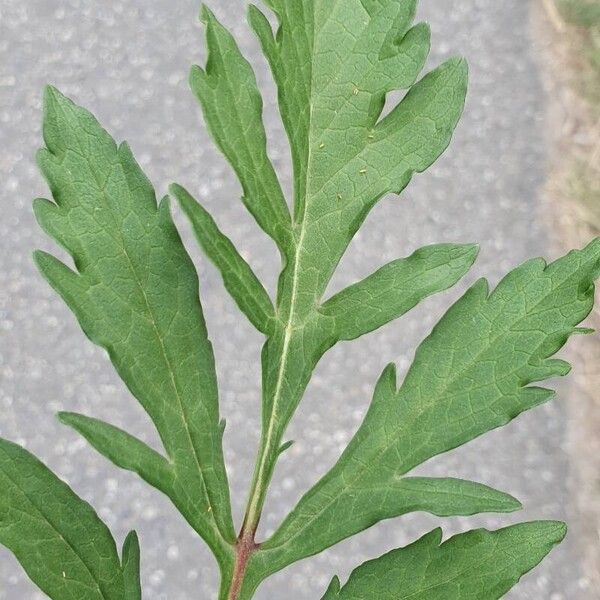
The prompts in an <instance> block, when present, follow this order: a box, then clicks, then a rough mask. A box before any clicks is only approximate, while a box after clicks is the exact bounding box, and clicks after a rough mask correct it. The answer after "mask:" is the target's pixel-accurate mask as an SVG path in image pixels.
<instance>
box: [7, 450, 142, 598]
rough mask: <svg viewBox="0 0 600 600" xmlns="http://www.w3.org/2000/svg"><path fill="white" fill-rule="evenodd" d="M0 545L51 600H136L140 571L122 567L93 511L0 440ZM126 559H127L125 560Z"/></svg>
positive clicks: (130, 551)
mask: <svg viewBox="0 0 600 600" xmlns="http://www.w3.org/2000/svg"><path fill="white" fill-rule="evenodd" d="M0 489H1V492H0V543H1V544H3V545H4V546H6V547H7V548H9V549H10V550H11V551H12V552H13V553H14V555H15V556H16V557H17V559H18V560H19V562H20V563H21V565H22V566H23V568H24V569H25V571H26V572H27V574H28V575H29V577H30V578H31V580H32V581H34V582H35V583H36V584H37V585H38V586H39V587H40V589H41V590H42V591H43V592H44V593H46V594H47V595H48V596H49V597H50V598H52V600H138V599H139V595H138V597H137V598H136V596H135V595H134V594H133V593H132V592H131V591H130V590H134V589H135V588H136V586H137V587H138V588H139V572H138V570H137V569H136V568H135V567H134V566H130V564H129V563H130V562H132V561H131V559H132V558H133V557H132V554H133V553H134V552H135V549H134V548H132V546H135V544H136V539H137V538H136V537H135V534H132V535H131V536H130V537H129V538H128V539H129V543H126V544H125V548H124V551H123V555H124V556H123V564H122V565H121V560H120V559H119V554H118V552H117V547H116V545H115V541H114V540H113V538H112V536H111V534H110V532H109V531H108V528H107V527H106V525H105V524H104V523H103V522H102V521H101V520H100V519H99V518H98V515H97V514H96V513H95V512H94V510H93V509H92V507H91V506H90V505H89V504H87V502H84V501H83V500H82V499H81V498H79V497H78V496H76V495H75V493H74V492H73V491H72V490H71V489H70V488H69V487H68V486H67V485H66V484H65V483H63V482H62V481H61V480H60V479H58V477H56V475H54V474H53V473H52V472H51V471H50V470H49V469H47V468H46V467H45V466H44V465H43V464H42V463H41V462H40V461H39V460H37V459H36V458H35V457H34V456H32V455H31V454H30V453H29V452H27V451H26V450H23V448H20V447H19V446H17V445H15V444H12V443H11V442H7V441H5V440H0ZM130 557H131V558H130Z"/></svg>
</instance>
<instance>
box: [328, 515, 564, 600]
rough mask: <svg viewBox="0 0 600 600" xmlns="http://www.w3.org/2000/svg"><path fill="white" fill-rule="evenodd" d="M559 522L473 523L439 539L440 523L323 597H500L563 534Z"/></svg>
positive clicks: (423, 599) (334, 584) (420, 599)
mask: <svg viewBox="0 0 600 600" xmlns="http://www.w3.org/2000/svg"><path fill="white" fill-rule="evenodd" d="M565 533H566V527H565V525H564V524H563V523H557V522H553V521H540V522H532V523H521V524H519V525H513V526H512V527H507V528H505V529H500V530H498V531H487V530H485V529H477V530H475V531H469V532H467V533H463V534H460V535H456V536H454V537H453V538H450V539H449V540H448V541H446V542H444V543H443V544H441V545H440V542H441V537H442V532H441V530H439V529H436V530H435V531H432V532H431V533H428V534H427V535H425V536H423V537H422V538H421V539H420V540H418V541H417V542H415V543H413V544H411V545H410V546H407V547H406V548H401V549H399V550H393V551H392V552H389V553H388V554H385V555H384V556H381V557H380V558H377V559H375V560H371V561H368V562H366V563H364V564H363V565H361V566H360V567H358V568H357V569H355V570H354V571H353V572H352V574H351V575H350V579H349V580H348V582H347V583H346V585H344V586H343V587H342V588H341V589H340V583H339V580H338V579H337V578H335V579H334V580H333V581H332V582H331V585H330V587H329V589H328V591H327V593H326V594H325V596H323V600H337V599H339V600H372V599H375V598H377V600H404V599H408V598H410V599H411V600H450V599H451V600H482V599H483V598H485V600H498V599H499V598H501V597H502V596H503V595H504V594H505V593H506V592H508V591H509V590H510V589H511V588H512V587H513V586H514V585H515V584H516V583H517V582H518V581H519V579H520V578H521V577H522V576H523V575H524V574H525V573H527V572H528V571H530V570H531V569H533V568H534V567H535V566H536V565H537V564H538V563H539V562H540V561H541V560H542V559H543V558H544V557H545V556H546V555H547V554H548V553H549V552H550V551H551V550H552V548H553V547H554V546H555V545H556V544H558V543H559V542H560V541H561V540H562V539H563V538H564V536H565Z"/></svg>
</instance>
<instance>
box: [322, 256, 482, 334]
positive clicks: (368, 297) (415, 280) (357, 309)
mask: <svg viewBox="0 0 600 600" xmlns="http://www.w3.org/2000/svg"><path fill="white" fill-rule="evenodd" d="M476 257H477V246H474V245H462V246H459V245H453V244H439V245H435V246H427V247H425V248H421V249H419V250H417V251H416V252H415V253H414V254H412V255H411V256H409V257H408V258H402V259H399V260H395V261H394V262H391V263H389V264H387V265H385V266H384V267H381V269H379V270H378V271H376V272H375V273H373V274H372V275H370V276H369V277H367V278H366V279H364V280H363V281H360V282H358V283H355V284H354V285H351V286H350V287H348V288H346V289H345V290H342V291H341V292H340V293H338V294H336V295H335V296H333V297H332V298H330V299H329V300H327V302H325V303H324V304H323V306H322V307H321V309H320V310H321V313H322V314H323V315H325V316H327V317H330V318H332V319H334V320H335V330H336V337H337V338H338V339H340V340H353V339H355V338H357V337H360V336H361V335H364V334H365V333H368V332H369V331H373V330H374V329H377V328H379V327H381V326H382V325H385V324H386V323H389V322H390V321H393V320H394V319H397V318H398V317H400V316H401V315H403V314H404V313H406V312H408V311H409V310H410V309H411V308H413V307H414V306H416V305H417V304H418V303H419V302H420V301H421V300H423V298H425V297H427V296H429V295H431V294H435V293H436V292H440V291H442V290H445V289H447V288H449V287H452V286H453V285H454V284H455V283H456V282H457V281H459V280H460V279H461V278H462V277H463V275H465V273H467V271H468V270H469V269H470V268H471V266H472V264H473V262H474V261H475V258H476Z"/></svg>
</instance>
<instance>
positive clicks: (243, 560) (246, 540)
mask: <svg viewBox="0 0 600 600" xmlns="http://www.w3.org/2000/svg"><path fill="white" fill-rule="evenodd" d="M255 533H256V532H255V531H252V530H247V531H243V530H242V533H241V534H240V537H239V538H238V540H237V542H236V545H235V566H234V569H233V574H232V577H231V585H230V587H229V592H228V594H227V600H238V597H239V593H240V590H241V589H242V583H243V581H244V575H245V574H246V567H247V566H248V560H249V559H250V557H251V556H252V554H253V553H254V552H256V550H257V549H258V544H257V543H256V542H255V541H254V536H255Z"/></svg>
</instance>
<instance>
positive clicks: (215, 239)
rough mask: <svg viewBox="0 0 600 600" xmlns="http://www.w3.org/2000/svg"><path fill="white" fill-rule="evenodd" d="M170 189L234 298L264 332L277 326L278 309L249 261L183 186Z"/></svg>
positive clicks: (269, 331) (253, 322)
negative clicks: (274, 321) (275, 322)
mask: <svg viewBox="0 0 600 600" xmlns="http://www.w3.org/2000/svg"><path fill="white" fill-rule="evenodd" d="M170 192H171V193H172V194H173V196H175V197H176V198H177V201H178V202H179V205H180V206H181V208H182V209H183V211H184V212H185V214H186V216H187V217H188V219H189V220H190V222H191V224H192V227H193V229H194V233H195V234H196V238H197V239H198V242H199V244H200V246H201V247H202V250H203V251H204V253H205V254H206V256H208V258H210V260H211V261H212V262H213V263H214V264H215V265H216V267H217V268H218V269H219V271H220V273H221V276H222V277H223V282H224V283H225V287H226V288H227V291H228V292H229V293H230V294H231V297H232V298H233V299H234V300H235V302H236V303H237V305H238V306H239V307H240V310H241V311H242V312H243V313H244V314H245V315H246V316H247V317H248V319H249V320H250V322H251V323H252V324H253V325H254V326H255V327H256V328H257V329H258V330H259V331H261V332H262V333H265V334H269V333H271V331H272V329H273V320H274V319H275V309H274V308H273V304H272V302H271V299H270V298H269V295H268V294H267V291H266V290H265V288H264V287H263V285H262V283H261V282H260V281H259V280H258V277H256V275H255V274H254V272H253V271H252V269H251V268H250V266H249V265H248V263H247V262H246V261H245V260H244V259H243V258H242V257H241V256H240V254H239V252H238V251H237V250H236V248H235V246H234V245H233V244H232V243H231V241H230V240H229V238H227V237H226V236H225V235H224V234H223V233H221V231H219V228H218V227H217V224H216V223H215V222H214V220H213V218H212V217H211V216H210V214H209V213H208V212H207V211H206V210H205V209H204V208H203V207H202V205H201V204H199V203H198V202H196V200H194V198H192V196H191V195H190V194H189V193H188V192H187V191H186V190H185V189H184V188H182V187H181V186H179V185H175V184H174V185H172V186H171V187H170Z"/></svg>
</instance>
